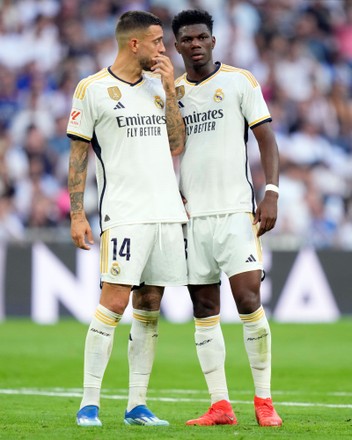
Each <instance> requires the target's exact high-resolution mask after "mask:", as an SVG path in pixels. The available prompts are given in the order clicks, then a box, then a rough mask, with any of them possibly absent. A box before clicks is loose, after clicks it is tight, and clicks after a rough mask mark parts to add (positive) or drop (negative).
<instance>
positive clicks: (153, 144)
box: [67, 68, 187, 231]
mask: <svg viewBox="0 0 352 440" xmlns="http://www.w3.org/2000/svg"><path fill="white" fill-rule="evenodd" d="M164 105H165V93H164V90H163V87H162V84H161V81H160V79H159V78H156V77H153V76H152V75H144V76H143V77H142V78H141V80H140V81H138V82H136V83H135V84H130V83H127V82H125V81H123V80H120V79H119V78H117V77H116V76H115V75H114V74H113V73H112V72H111V71H110V70H109V69H108V68H104V69H102V70H101V71H100V72H98V73H96V74H95V75H92V76H89V77H87V78H85V79H83V80H82V81H80V83H79V84H78V86H77V88H76V91H75V93H74V97H73V105H72V110H71V115H70V120H69V123H68V128H67V134H68V136H75V137H78V138H81V139H84V140H87V141H90V142H91V144H92V147H93V149H94V152H95V154H96V177H97V185H98V196H99V202H98V203H99V213H100V226H101V230H102V231H105V230H106V229H109V228H111V227H113V226H117V225H122V224H138V223H166V222H167V223H174V222H177V223H181V222H182V223H183V222H186V221H187V216H186V214H185V210H184V206H183V203H182V200H181V197H180V194H179V190H178V185H177V179H176V176H175V172H174V169H173V161H172V157H171V153H170V147H169V141H168V136H167V130H166V118H165V109H164Z"/></svg>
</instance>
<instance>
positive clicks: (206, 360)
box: [194, 315, 229, 404]
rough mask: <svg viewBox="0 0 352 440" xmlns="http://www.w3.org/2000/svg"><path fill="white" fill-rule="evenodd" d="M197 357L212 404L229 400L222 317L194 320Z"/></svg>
mask: <svg viewBox="0 0 352 440" xmlns="http://www.w3.org/2000/svg"><path fill="white" fill-rule="evenodd" d="M194 322H195V334H194V339H195V342H196V349H197V355H198V359H199V363H200V366H201V369H202V371H203V374H204V377H205V381H206V383H207V386H208V390H209V394H210V399H211V404H213V403H215V402H218V401H219V400H229V393H228V390H227V383H226V376H225V357H226V350H225V342H224V337H223V334H222V330H221V326H220V315H216V316H209V317H208V318H194Z"/></svg>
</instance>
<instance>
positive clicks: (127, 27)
mask: <svg viewBox="0 0 352 440" xmlns="http://www.w3.org/2000/svg"><path fill="white" fill-rule="evenodd" d="M153 25H155V26H161V27H162V26H163V24H162V22H161V20H160V18H159V17H157V16H156V15H154V14H152V13H151V12H145V11H128V12H125V13H124V14H122V15H121V17H120V19H119V21H118V23H117V25H116V37H118V36H119V35H120V34H121V33H127V32H130V31H134V30H136V29H147V28H148V27H149V26H153Z"/></svg>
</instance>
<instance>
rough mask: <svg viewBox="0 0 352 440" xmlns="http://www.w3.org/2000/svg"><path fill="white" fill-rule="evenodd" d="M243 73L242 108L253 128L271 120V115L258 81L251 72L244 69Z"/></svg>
mask: <svg viewBox="0 0 352 440" xmlns="http://www.w3.org/2000/svg"><path fill="white" fill-rule="evenodd" d="M242 73H243V74H242V75H241V76H242V85H243V94H242V101H241V108H242V113H243V116H244V117H245V118H246V120H247V122H248V125H249V127H250V128H251V129H253V128H254V127H256V126H257V125H259V124H262V123H263V122H270V121H271V115H270V112H269V109H268V106H267V104H266V102H265V100H264V97H263V94H262V89H261V87H260V85H259V83H258V81H257V80H256V79H255V77H254V76H253V75H252V74H251V73H250V72H248V71H246V70H244V71H243V72H242Z"/></svg>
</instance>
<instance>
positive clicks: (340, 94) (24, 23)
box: [0, 0, 352, 250]
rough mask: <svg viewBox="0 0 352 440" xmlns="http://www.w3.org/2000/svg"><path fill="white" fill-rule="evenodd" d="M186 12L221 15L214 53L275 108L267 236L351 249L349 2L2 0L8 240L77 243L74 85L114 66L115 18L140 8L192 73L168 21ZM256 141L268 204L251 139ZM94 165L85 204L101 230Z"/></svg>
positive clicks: (3, 211) (2, 235)
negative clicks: (276, 173)
mask: <svg viewBox="0 0 352 440" xmlns="http://www.w3.org/2000/svg"><path fill="white" fill-rule="evenodd" d="M188 8H200V9H206V10H208V11H209V12H210V13H211V14H212V15H213V17H214V20H215V23H214V35H215V37H216V38H217V45H216V48H215V50H214V60H217V61H222V62H224V63H226V64H231V65H234V66H236V67H241V68H244V69H248V70H250V71H251V72H252V73H253V74H254V75H255V76H256V78H257V79H258V81H259V83H260V84H261V86H262V90H263V93H264V96H265V99H266V100H267V103H268V106H269V109H270V111H271V114H272V117H273V123H272V125H273V128H274V130H275V133H276V136H277V140H278V145H279V150H280V154H281V180H280V199H279V211H280V212H279V219H278V223H277V226H276V228H275V230H274V231H272V232H271V233H270V234H267V235H268V237H267V238H265V239H266V240H267V242H268V243H269V244H270V246H271V247H272V248H280V249H295V248H299V247H301V246H305V245H313V246H315V247H316V248H319V249H320V248H336V249H349V250H351V249H352V0H177V1H174V2H171V1H169V0H61V1H60V0H0V241H13V240H15V241H22V240H36V239H38V238H39V239H43V240H48V241H56V240H70V233H69V197H68V192H67V187H66V185H67V171H68V155H69V148H70V142H69V139H68V138H67V136H66V126H67V120H68V115H69V113H70V109H71V100H72V94H73V92H74V89H75V87H76V85H77V83H78V82H79V81H80V80H81V79H82V78H83V77H85V76H88V75H90V74H92V73H95V72H96V71H98V70H100V69H101V68H103V67H105V66H109V65H111V64H112V62H113V60H114V58H115V55H116V52H117V44H116V41H115V37H114V34H115V26H116V22H117V19H118V17H119V16H120V15H121V14H122V13H123V12H125V11H127V10H132V9H140V10H147V11H151V12H153V13H155V14H156V15H158V16H159V17H160V18H161V19H162V21H163V23H164V25H165V28H164V33H165V45H166V47H167V54H168V55H169V56H170V57H171V58H172V61H173V62H174V65H175V71H176V76H178V75H179V74H181V73H183V67H182V60H181V58H180V56H179V55H178V54H177V53H176V51H175V50H174V37H173V35H172V32H171V26H170V25H171V20H172V18H173V16H174V15H175V14H176V13H178V12H179V11H180V10H182V9H188ZM248 147H249V154H250V157H251V165H252V173H253V179H254V184H255V188H256V191H257V195H258V199H259V198H260V197H261V196H262V194H263V188H264V183H265V182H264V178H263V173H262V171H261V166H260V157H259V153H258V148H257V145H256V143H255V142H254V140H253V137H250V139H249V144H248ZM92 156H93V153H92ZM92 159H93V157H92ZM94 166H95V164H94V160H91V161H90V170H89V175H88V181H87V191H86V195H85V206H86V211H87V214H88V216H89V219H90V221H91V224H92V226H93V230H94V232H95V233H96V234H98V233H99V230H98V218H97V196H96V186H95V175H94ZM146 203H147V201H146Z"/></svg>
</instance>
